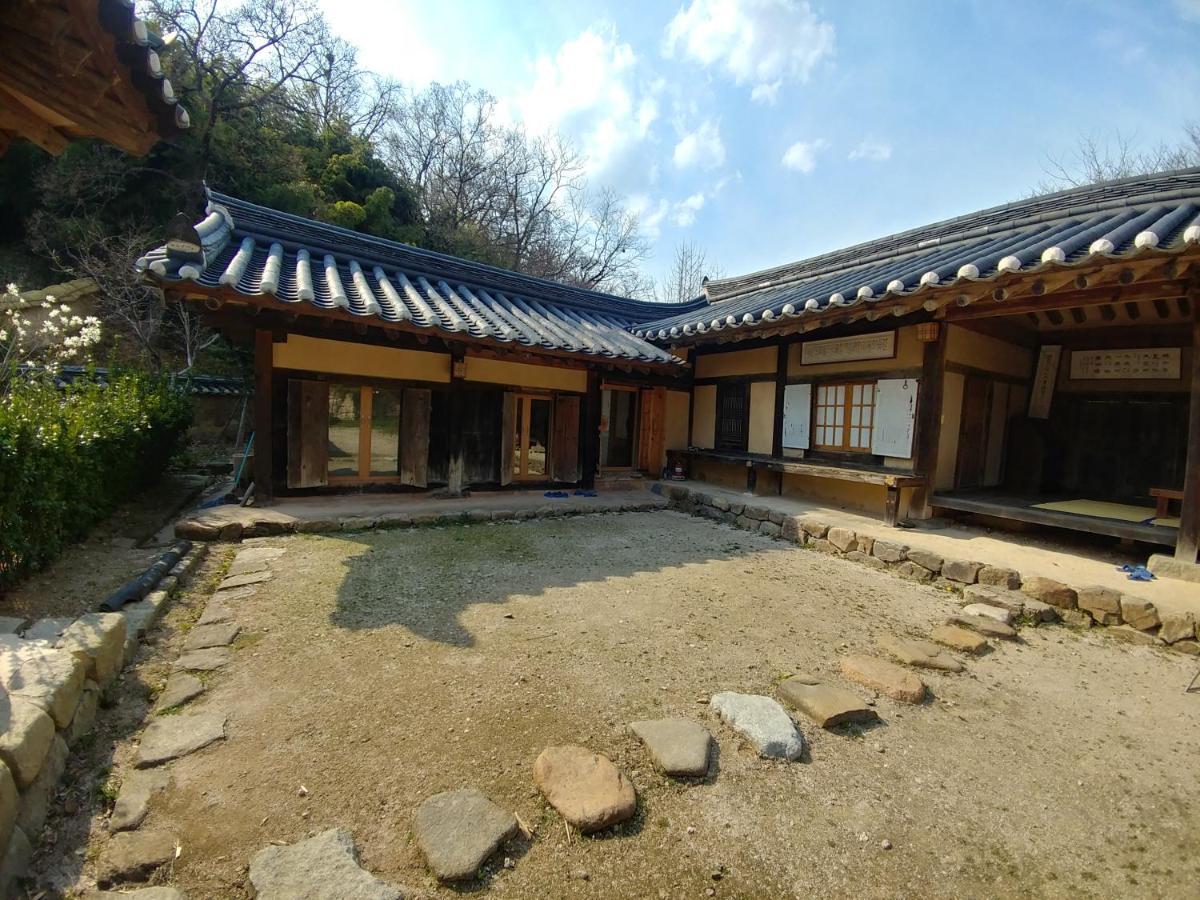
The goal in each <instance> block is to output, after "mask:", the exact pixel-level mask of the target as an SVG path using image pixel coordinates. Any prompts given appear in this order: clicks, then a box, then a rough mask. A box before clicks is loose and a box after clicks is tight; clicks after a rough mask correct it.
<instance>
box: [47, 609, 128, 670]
mask: <svg viewBox="0 0 1200 900" xmlns="http://www.w3.org/2000/svg"><path fill="white" fill-rule="evenodd" d="M126 628H127V623H126V621H125V617H124V616H123V615H121V614H120V613H86V614H84V615H82V616H80V617H79V618H78V619H76V620H75V621H74V622H72V623H71V627H69V628H68V629H67V630H66V631H64V632H63V636H62V640H61V642H60V643H59V646H60V647H62V649H64V650H66V651H67V652H68V653H70V654H72V655H73V656H75V657H76V658H77V659H78V660H79V661H80V662H82V663H83V664H84V666H85V667H86V672H87V677H88V678H90V679H92V681H94V682H96V683H97V684H98V685H100V686H101V687H106V686H107V685H108V684H109V683H111V682H112V680H113V679H114V678H116V677H117V673H119V672H120V671H121V666H122V665H123V663H124V660H125V638H126Z"/></svg>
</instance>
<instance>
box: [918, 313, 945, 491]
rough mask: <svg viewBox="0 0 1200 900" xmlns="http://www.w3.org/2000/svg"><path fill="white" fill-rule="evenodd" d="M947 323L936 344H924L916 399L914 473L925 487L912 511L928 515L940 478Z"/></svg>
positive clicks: (941, 330) (939, 332) (943, 323)
mask: <svg viewBox="0 0 1200 900" xmlns="http://www.w3.org/2000/svg"><path fill="white" fill-rule="evenodd" d="M946 328H947V326H946V323H945V322H941V323H939V326H938V336H937V340H935V341H930V342H929V343H927V344H925V355H924V359H923V360H922V363H921V388H920V393H919V394H918V396H917V433H916V444H917V446H916V450H915V451H914V453H913V462H914V470H915V472H916V474H917V475H920V476H921V477H923V478H924V479H925V486H924V487H921V488H917V489H915V490H914V491H913V494H912V510H913V511H914V512H918V513H920V514H921V515H925V514H927V513H928V510H929V500H930V497H931V496H932V495H933V490H934V480H935V479H936V477H937V457H938V442H939V440H940V439H941V436H942V383H943V381H944V380H945V376H946Z"/></svg>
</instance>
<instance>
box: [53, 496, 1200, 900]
mask: <svg viewBox="0 0 1200 900" xmlns="http://www.w3.org/2000/svg"><path fill="white" fill-rule="evenodd" d="M268 543H270V544H272V545H276V546H280V547H284V548H286V550H287V552H286V553H285V554H284V556H282V557H281V558H280V559H278V560H276V561H275V563H273V569H274V570H275V572H276V575H275V577H274V579H273V580H271V581H269V582H268V583H266V584H265V585H263V586H262V587H261V589H260V590H259V591H258V593H257V594H256V595H255V596H253V597H248V598H245V599H242V600H239V601H236V609H237V616H238V621H239V622H240V623H241V625H242V626H243V628H244V629H245V631H246V633H245V634H244V635H243V637H242V638H240V639H239V642H238V644H239V646H238V650H237V652H236V654H235V659H234V661H233V662H232V663H231V664H230V666H228V667H227V668H226V670H224V671H222V672H220V673H215V674H214V675H213V676H212V677H211V678H209V679H208V680H209V689H208V692H207V693H206V694H205V695H204V696H203V697H201V698H199V699H198V700H197V701H195V705H196V706H197V708H200V709H220V710H225V711H228V713H229V726H228V739H227V740H226V741H224V742H223V743H220V744H217V745H213V746H211V747H209V748H207V749H205V750H202V751H200V752H198V753H195V754H193V755H191V756H189V757H186V758H184V759H181V760H178V761H176V762H174V763H171V764H170V766H169V769H170V771H171V773H172V777H173V779H174V784H173V786H172V788H171V789H170V790H169V791H168V792H167V793H166V794H164V795H163V796H162V797H161V798H159V799H158V800H157V801H156V802H155V805H154V806H153V807H152V809H151V813H150V817H149V819H148V820H147V824H145V825H143V826H142V827H143V828H144V829H145V828H154V829H162V830H166V831H169V832H171V833H173V834H174V835H176V837H177V838H178V841H179V844H180V845H181V848H182V852H181V854H180V856H179V858H178V860H177V861H176V862H175V863H174V865H173V871H171V872H168V873H162V874H164V875H165V876H166V877H165V880H168V881H169V882H170V883H172V884H174V885H176V886H178V887H180V888H181V889H182V890H184V891H185V893H186V894H187V896H188V897H189V898H192V900H198V898H229V897H239V896H248V894H249V885H248V879H247V878H246V871H247V865H248V863H249V860H250V858H251V857H252V856H253V855H254V854H255V853H256V852H258V851H259V850H261V849H262V848H263V847H265V846H267V845H268V844H269V843H271V842H272V841H283V842H288V843H291V842H294V841H296V840H300V839H302V838H304V837H306V836H307V835H309V834H310V833H315V832H317V831H320V830H324V829H325V828H328V827H333V826H346V827H348V828H350V829H351V830H352V831H353V833H354V836H355V838H356V840H357V843H358V847H359V850H360V852H361V857H362V862H363V864H364V865H365V866H366V867H367V868H368V869H370V870H371V871H372V872H374V873H375V874H377V875H378V876H380V877H382V878H384V879H386V880H389V881H392V882H395V883H398V884H405V885H409V886H413V887H417V888H422V889H425V890H428V891H430V893H431V894H433V895H435V896H441V895H445V896H450V895H452V894H453V893H455V891H452V890H451V889H448V888H439V887H437V886H436V884H435V882H434V881H433V880H432V879H431V877H430V876H429V875H428V873H427V870H426V869H425V867H424V865H423V861H422V857H421V854H420V852H419V850H418V849H417V847H416V845H415V842H414V841H413V838H412V834H411V823H412V813H413V809H414V807H415V806H416V805H417V804H418V803H419V802H420V801H421V800H423V799H424V798H425V797H427V796H429V795H430V794H432V793H435V792H437V791H442V790H447V789H452V788H458V787H463V786H474V787H477V788H479V789H481V790H482V791H484V792H485V793H486V794H488V795H489V796H490V797H491V798H492V799H493V800H494V801H496V802H497V803H499V804H500V805H501V806H503V807H505V808H507V809H510V810H513V811H515V812H516V813H517V814H518V815H519V816H520V818H521V819H522V820H523V821H524V822H526V823H528V824H529V825H531V826H533V828H534V830H535V837H534V838H533V840H532V841H529V840H521V839H518V840H517V842H516V843H515V844H514V845H511V846H510V847H509V848H508V850H507V851H506V853H507V855H508V856H509V857H511V858H512V860H513V861H514V863H515V865H514V866H513V867H512V868H511V869H506V868H503V867H502V866H501V864H500V863H501V859H502V857H503V856H504V855H505V854H501V855H500V857H499V858H497V859H495V860H493V862H492V864H490V865H489V867H488V868H487V870H486V873H485V875H484V877H483V879H482V880H481V881H479V882H476V883H474V884H472V885H470V886H468V887H466V888H460V889H458V892H462V893H473V892H483V891H486V892H489V893H493V894H496V895H499V896H509V897H584V898H587V897H595V898H600V897H603V898H612V897H639V898H641V897H652V898H653V897H668V898H675V897H704V896H717V897H762V898H767V897H771V898H775V897H808V896H813V895H816V896H847V897H848V896H853V897H897V896H905V897H966V896H980V895H985V896H1013V897H1024V896H1029V897H1112V896H1146V897H1151V896H1153V897H1185V896H1195V886H1196V884H1197V883H1198V879H1200V807H1198V806H1197V804H1196V803H1195V802H1194V801H1195V797H1196V796H1197V788H1198V787H1200V754H1197V752H1196V748H1197V747H1200V694H1185V693H1184V687H1185V685H1186V684H1187V682H1188V680H1189V679H1190V678H1191V676H1192V674H1193V673H1194V670H1195V669H1196V667H1197V665H1198V662H1197V661H1196V660H1193V659H1189V658H1187V657H1183V656H1180V655H1171V654H1168V653H1165V652H1160V651H1157V650H1154V649H1149V648H1134V647H1128V646H1124V645H1118V644H1116V643H1114V642H1112V641H1111V640H1109V639H1107V638H1104V637H1102V636H1100V635H1099V634H1097V633H1091V634H1080V633H1076V632H1072V631H1069V630H1067V629H1065V628H1061V627H1044V628H1040V629H1036V630H1035V629H1031V628H1027V629H1024V630H1023V631H1022V635H1023V641H1022V642H1020V643H1017V644H1011V645H1005V646H1003V647H1001V648H998V649H997V650H996V651H995V652H993V653H991V654H989V655H987V656H985V657H983V658H980V659H972V660H970V661H968V671H967V673H965V674H962V675H941V674H933V673H930V674H928V675H927V676H926V681H927V682H928V683H929V685H930V687H931V689H932V692H933V695H934V698H933V699H932V700H931V701H929V702H927V703H926V704H924V705H922V706H918V707H912V706H906V705H903V704H898V703H895V702H893V701H891V700H888V699H886V698H882V697H881V698H879V700H878V707H877V708H878V711H879V713H880V715H881V717H882V719H883V723H882V724H881V725H880V726H878V727H875V728H871V729H869V730H866V731H860V730H853V729H851V730H843V731H838V732H826V731H822V730H820V729H818V728H816V727H815V726H813V725H811V724H810V723H808V722H807V720H803V721H801V722H800V728H801V730H802V731H803V732H804V735H805V737H806V739H807V741H808V742H809V744H810V747H811V758H809V759H807V760H805V761H802V762H798V763H782V762H773V761H766V760H762V759H759V758H758V757H757V756H756V755H755V754H754V753H753V752H752V751H751V750H750V749H748V748H747V746H746V745H745V744H744V742H742V741H741V740H739V738H738V737H737V736H736V735H735V734H734V733H733V732H731V731H730V730H729V729H728V728H726V727H725V726H724V725H722V724H721V723H719V722H718V721H716V720H715V719H714V718H713V717H712V715H711V714H710V712H709V711H708V708H707V705H706V702H707V699H708V697H709V696H710V695H711V694H712V693H714V692H717V691H722V690H736V691H745V692H751V693H764V694H771V693H772V692H773V689H774V685H775V684H776V683H777V681H778V680H780V679H781V678H783V677H784V676H786V675H788V674H790V673H795V672H809V673H817V674H820V675H824V676H827V677H828V678H829V679H830V680H832V681H834V682H836V683H843V682H842V681H841V679H840V677H839V676H838V674H837V671H838V659H839V656H840V655H841V654H844V653H846V652H850V651H859V650H870V649H872V647H873V644H874V641H875V638H876V637H877V636H879V635H882V634H884V633H888V632H891V633H897V634H912V635H924V634H926V633H927V632H928V629H929V627H930V625H931V624H934V623H937V622H940V621H941V620H942V619H943V618H944V616H945V615H946V614H947V612H948V611H949V610H951V609H952V608H954V605H955V604H954V601H953V598H951V597H950V596H948V595H946V594H943V593H939V592H938V591H936V590H934V589H932V588H929V587H922V586H918V585H914V584H910V583H907V582H904V581H901V580H899V579H897V578H895V577H893V576H891V575H889V574H886V573H880V572H875V571H873V570H870V569H867V568H865V567H863V566H859V565H857V564H855V563H852V562H849V561H845V560H840V559H834V558H830V557H827V556H823V555H821V554H818V553H815V552H812V551H808V550H804V549H800V548H797V547H795V546H792V545H787V544H784V543H781V542H777V541H772V540H770V539H767V538H763V537H760V536H757V535H753V534H748V533H746V532H741V531H735V530H732V529H728V528H725V527H723V526H718V525H714V524H713V523H711V522H708V521H704V520H700V519H695V518H690V517H687V516H683V515H680V514H677V513H673V512H666V511H662V512H650V513H625V514H617V515H605V516H584V517H579V518H573V519H554V520H545V521H529V522H522V523H517V524H491V525H476V526H466V527H458V528H446V529H424V530H416V531H393V532H380V533H372V532H367V533H363V534H359V535H341V536H332V537H317V536H296V537H288V538H274V539H269V541H268ZM225 559H227V556H220V555H218V556H217V557H214V559H213V560H211V561H210V563H209V578H210V583H211V579H212V577H215V570H214V568H213V567H217V566H219V565H220V562H221V560H225ZM201 601H202V597H200V592H199V591H197V592H193V594H192V595H190V596H189V597H185V598H184V600H183V602H182V604H181V606H180V607H179V608H178V609H176V610H174V611H173V612H172V614H171V615H170V616H169V617H168V620H167V625H166V627H165V630H164V631H163V633H162V635H161V637H160V638H158V641H159V643H158V647H157V653H158V657H156V658H154V659H150V660H148V661H146V662H144V663H143V664H142V667H141V668H140V669H139V670H138V671H137V672H135V673H131V674H127V675H126V676H125V680H126V681H127V682H129V683H130V684H135V683H136V684H143V685H144V684H147V683H153V681H154V678H155V677H158V676H155V675H154V674H153V673H154V672H155V671H158V672H159V673H160V674H161V672H162V671H164V669H162V667H163V666H165V664H166V661H167V660H168V659H169V658H170V654H171V653H172V652H174V648H175V647H177V645H178V642H179V639H180V638H181V637H182V635H183V634H184V633H185V631H186V627H187V622H188V621H189V619H190V618H194V616H195V615H196V614H197V613H198V609H199V606H198V603H199V602H201ZM156 666H158V667H159V668H158V669H157V670H156V669H155V667H156ZM843 684H844V683H843ZM852 689H854V690H859V689H858V688H857V687H854V688H852ZM130 690H131V691H132V688H131V689H130ZM133 693H136V692H133ZM138 696H139V699H138V700H137V701H136V703H135V702H134V701H133V700H128V699H126V700H124V701H121V702H120V704H119V705H118V712H119V711H120V710H122V709H123V710H125V713H124V718H121V717H120V716H118V717H117V718H118V719H119V720H120V721H123V722H125V723H126V725H127V726H128V724H129V723H131V722H132V721H133V719H134V717H135V714H136V710H137V709H141V710H144V709H145V696H144V693H142V694H140V695H138ZM139 703H140V706H138V705H137V704H139ZM130 704H133V705H130ZM131 710H132V711H131ZM669 715H682V716H692V717H695V718H697V719H698V720H700V721H702V722H704V723H705V724H706V725H707V726H708V727H709V728H710V729H711V731H712V732H713V735H714V737H715V739H716V742H717V744H718V746H719V750H718V752H717V760H716V765H715V769H714V771H713V772H712V773H710V777H709V778H708V779H706V780H704V781H703V782H699V783H682V782H675V781H672V780H671V779H668V778H666V777H663V776H661V775H659V774H657V773H655V772H654V771H653V769H652V767H651V765H650V763H649V759H648V756H647V754H646V752H645V750H644V749H643V747H642V746H641V745H640V743H639V742H638V741H637V739H636V738H634V737H632V736H631V735H630V734H629V733H628V732H627V730H626V727H625V726H626V723H628V722H631V721H635V720H637V719H644V718H653V717H660V716H669ZM134 739H135V736H133V735H132V734H130V733H129V728H128V727H124V728H122V729H119V730H117V731H113V730H109V731H106V732H102V734H101V735H100V736H99V737H98V740H97V744H96V746H95V748H94V750H93V752H94V753H95V754H96V755H97V758H102V759H105V760H111V762H110V763H109V764H111V765H112V766H113V767H114V768H115V770H116V771H117V772H118V773H119V772H120V771H121V770H122V768H123V767H124V766H127V765H128V764H129V763H128V760H129V759H130V757H131V754H132V748H133V746H134ZM559 743H580V744H584V745H586V746H588V747H590V748H592V749H594V750H597V751H599V752H601V753H605V754H607V755H608V756H609V757H610V758H612V759H613V760H614V762H616V763H617V764H618V765H619V766H620V767H621V768H622V769H624V770H625V772H626V773H628V774H629V775H630V776H631V777H632V780H633V782H634V784H635V786H636V788H637V790H638V796H639V809H638V815H637V817H636V819H635V820H634V821H633V822H631V823H627V824H626V825H625V826H623V827H622V826H618V828H617V829H616V830H615V831H612V832H608V833H605V834H603V835H601V836H594V837H584V838H581V837H579V836H578V835H569V834H568V832H567V830H566V829H565V827H564V824H563V822H562V820H561V819H560V818H559V817H558V816H557V814H556V813H555V812H554V811H553V810H552V809H550V808H549V807H548V806H547V805H546V804H545V803H544V802H543V801H542V799H541V797H540V795H539V794H538V793H537V791H536V790H535V789H534V787H533V783H532V778H531V769H532V766H533V761H534V759H535V757H536V756H537V754H538V753H539V752H540V751H541V750H542V749H543V748H544V747H546V746H549V745H552V744H559ZM80 764H81V765H86V764H87V763H86V761H84V762H82V763H80ZM97 783H99V782H97ZM301 786H303V787H304V788H305V791H301ZM104 793H105V792H104V791H103V790H98V796H99V797H100V799H97V800H95V801H94V802H92V803H91V804H90V805H88V806H87V808H85V809H84V810H82V811H81V812H80V813H79V814H77V815H76V816H75V818H74V819H73V820H71V819H69V817H68V819H67V820H66V821H63V822H60V823H59V824H58V825H56V826H55V827H56V829H57V834H58V838H57V842H56V844H55V846H54V847H53V848H51V850H49V851H45V852H43V853H42V854H41V855H40V857H39V869H40V871H41V872H42V874H43V876H46V875H48V874H50V873H54V874H55V876H56V878H57V879H62V878H63V877H65V876H64V873H67V874H68V875H69V876H70V877H76V878H78V879H79V883H80V884H84V883H86V881H87V878H88V876H89V874H90V872H91V865H92V864H91V860H92V859H93V858H94V857H95V856H96V854H97V853H100V852H102V849H103V848H102V845H103V842H104V840H105V835H104V828H103V824H104V823H103V811H104V809H105V808H106V801H105V800H104V799H103V795H104ZM107 802H111V799H109V800H108V801H107ZM89 811H90V812H93V813H95V815H94V816H93V817H92V818H91V819H90V820H89V819H88V818H87V815H88V812H89ZM885 842H888V843H887V845H886V846H890V848H891V849H885ZM89 844H90V845H89ZM710 892H711V893H710Z"/></svg>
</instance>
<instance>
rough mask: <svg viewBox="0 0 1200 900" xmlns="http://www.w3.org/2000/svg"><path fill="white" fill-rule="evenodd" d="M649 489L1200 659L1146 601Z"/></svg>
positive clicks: (780, 533)
mask: <svg viewBox="0 0 1200 900" xmlns="http://www.w3.org/2000/svg"><path fill="white" fill-rule="evenodd" d="M655 487H656V488H657V489H658V490H660V491H661V492H662V494H663V495H664V496H665V497H666V498H667V500H668V502H669V503H670V505H671V507H672V508H673V509H677V510H680V511H681V512H686V513H689V514H691V515H694V516H701V517H703V518H706V519H712V520H713V521H715V522H723V523H724V524H726V525H732V526H733V527H735V528H741V529H744V530H746V531H755V532H758V533H759V534H764V535H766V536H767V537H773V538H778V539H780V540H784V541H789V542H791V543H794V544H799V545H801V546H803V547H807V548H809V549H812V550H816V551H818V552H821V553H828V554H831V555H833V556H840V557H842V558H844V559H849V560H853V561H854V562H857V563H859V564H861V565H865V566H870V567H871V568H873V569H879V570H881V571H888V572H891V573H892V574H893V575H896V576H899V577H900V578H906V579H908V580H910V581H916V582H919V583H922V584H931V585H933V586H935V587H941V588H944V589H947V590H951V591H954V592H956V593H957V594H959V595H961V597H962V599H963V601H964V603H967V604H970V603H985V604H987V605H990V606H1000V607H1002V608H1006V609H1010V610H1012V609H1016V610H1019V611H1020V612H1021V613H1022V614H1024V615H1025V616H1026V617H1028V618H1031V619H1034V620H1037V621H1062V622H1064V623H1065V624H1067V625H1071V626H1075V627H1080V628H1090V627H1092V626H1094V625H1098V626H1110V627H1109V628H1108V633H1109V634H1110V635H1111V636H1112V637H1114V638H1117V639H1119V640H1123V641H1126V642H1128V643H1133V644H1145V645H1147V646H1150V645H1155V646H1161V647H1169V648H1170V649H1172V650H1176V651H1179V652H1181V653H1187V654H1190V655H1192V656H1200V640H1197V637H1198V634H1200V633H1198V631H1197V621H1196V619H1195V617H1193V616H1192V614H1191V613H1183V614H1170V615H1168V614H1164V615H1161V616H1160V615H1159V612H1158V610H1157V609H1156V608H1155V606H1154V604H1153V603H1151V602H1150V601H1149V600H1143V599H1141V598H1139V597H1135V596H1132V595H1129V594H1123V593H1121V592H1120V591H1115V590H1113V589H1112V588H1106V587H1095V586H1083V587H1072V586H1070V585H1066V584H1063V583H1061V582H1059V581H1055V580H1053V579H1050V578H1043V577H1041V576H1037V575H1023V574H1022V573H1020V572H1017V571H1016V570H1015V569H1009V568H1004V567H999V566H991V565H986V564H985V563H981V562H973V561H970V560H963V559H948V558H945V557H942V556H939V555H938V554H936V553H930V552H929V551H927V550H920V549H917V548H912V547H909V546H908V545H907V544H905V543H903V542H902V541H899V540H897V539H896V538H897V536H898V533H897V532H896V530H895V529H891V528H887V527H885V526H884V525H883V524H882V523H881V524H880V526H879V532H878V534H866V533H858V532H855V531H851V530H850V529H848V528H842V527H838V526H831V525H830V524H829V523H827V522H822V521H821V519H820V516H816V515H812V514H808V515H803V516H787V515H784V514H783V513H781V512H778V511H776V510H771V509H768V508H767V507H765V506H758V505H756V504H755V502H754V498H753V497H750V498H747V499H746V500H745V501H743V500H741V499H739V500H736V501H735V500H730V499H727V498H725V497H722V496H716V495H712V494H708V493H705V492H704V491H702V490H696V489H695V488H691V487H685V486H683V485H678V484H669V483H667V484H661V485H656V486H655ZM879 535H883V536H879Z"/></svg>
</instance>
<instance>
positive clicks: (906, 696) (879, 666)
mask: <svg viewBox="0 0 1200 900" xmlns="http://www.w3.org/2000/svg"><path fill="white" fill-rule="evenodd" d="M842 674H843V675H845V676H846V677H847V678H849V679H850V680H851V681H856V682H858V683H859V684H861V685H863V686H865V687H869V688H871V689H872V690H875V691H879V692H880V693H881V694H884V695H886V696H888V697H891V698H892V699H893V700H899V701H901V702H903V703H920V702H921V701H922V700H924V699H925V682H923V681H922V680H921V679H920V678H918V677H917V676H916V675H914V674H913V673H912V672H909V671H907V670H906V669H902V668H900V667H899V666H897V665H895V664H893V663H890V662H887V661H885V660H882V659H877V658H876V657H874V656H861V655H855V656H847V657H844V658H843V659H842Z"/></svg>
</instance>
